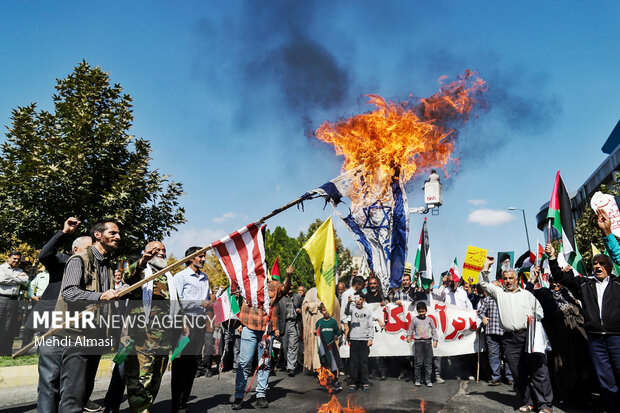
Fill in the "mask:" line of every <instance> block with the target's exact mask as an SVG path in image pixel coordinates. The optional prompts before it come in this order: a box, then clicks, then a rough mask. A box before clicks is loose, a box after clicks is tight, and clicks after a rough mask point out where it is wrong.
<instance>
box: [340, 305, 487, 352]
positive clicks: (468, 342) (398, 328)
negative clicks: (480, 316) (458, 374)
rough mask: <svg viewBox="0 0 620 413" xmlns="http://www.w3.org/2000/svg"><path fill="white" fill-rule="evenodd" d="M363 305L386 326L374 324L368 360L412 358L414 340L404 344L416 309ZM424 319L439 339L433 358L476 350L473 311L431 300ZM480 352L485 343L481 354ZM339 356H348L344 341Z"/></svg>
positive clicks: (475, 321)
mask: <svg viewBox="0 0 620 413" xmlns="http://www.w3.org/2000/svg"><path fill="white" fill-rule="evenodd" d="M366 305H368V306H369V307H370V308H371V309H372V311H373V313H374V314H375V316H376V317H377V318H378V319H380V320H382V321H383V322H384V323H385V326H384V327H383V328H381V327H380V326H379V323H378V322H377V321H375V337H374V339H373V344H372V347H371V348H370V357H373V356H375V357H389V356H412V355H413V341H412V342H411V343H407V329H408V328H409V323H410V322H411V319H412V318H413V317H417V314H418V313H417V311H416V309H415V306H414V305H413V304H412V303H409V305H407V303H404V305H396V304H394V303H389V304H388V305H386V306H381V305H380V304H378V303H373V304H366ZM427 305H428V304H427ZM426 316H427V317H430V318H431V319H432V320H433V321H434V323H435V327H436V328H437V337H438V338H439V340H438V344H437V347H436V348H434V349H433V355H435V356H437V357H445V356H456V355H459V354H470V353H476V352H477V351H478V336H479V334H477V333H476V329H477V327H478V325H477V317H476V311H475V310H467V309H464V308H461V307H457V306H455V305H452V304H446V303H444V302H442V301H431V302H430V305H428V312H427V315H426ZM483 349H484V340H482V343H481V348H480V351H482V350H483ZM340 357H349V344H348V342H346V341H345V342H343V344H342V346H340Z"/></svg>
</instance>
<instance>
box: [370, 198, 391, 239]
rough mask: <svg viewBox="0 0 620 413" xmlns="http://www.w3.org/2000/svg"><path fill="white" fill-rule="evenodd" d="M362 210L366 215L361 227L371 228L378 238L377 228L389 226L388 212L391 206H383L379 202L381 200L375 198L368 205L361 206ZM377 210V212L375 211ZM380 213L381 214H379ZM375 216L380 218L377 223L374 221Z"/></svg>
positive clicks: (387, 227)
mask: <svg viewBox="0 0 620 413" xmlns="http://www.w3.org/2000/svg"><path fill="white" fill-rule="evenodd" d="M363 210H364V216H365V217H366V220H365V221H364V225H363V228H368V229H371V230H372V231H373V232H374V233H375V236H376V237H377V238H379V230H381V229H389V228H390V212H392V208H391V207H389V206H385V205H383V204H382V203H381V201H378V200H377V201H375V202H373V203H372V204H371V205H370V206H368V207H366V208H363ZM377 211H379V212H378V213H377ZM381 213H382V214H383V216H381ZM377 216H378V217H379V218H380V219H381V221H380V222H379V223H376V221H377ZM373 218H374V219H373Z"/></svg>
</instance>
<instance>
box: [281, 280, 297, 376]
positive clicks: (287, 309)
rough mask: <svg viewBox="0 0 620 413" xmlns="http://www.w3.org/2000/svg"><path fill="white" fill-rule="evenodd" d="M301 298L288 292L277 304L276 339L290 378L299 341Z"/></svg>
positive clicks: (295, 363) (295, 361)
mask: <svg viewBox="0 0 620 413" xmlns="http://www.w3.org/2000/svg"><path fill="white" fill-rule="evenodd" d="M302 302H303V297H302V296H301V295H300V294H294V293H292V292H290V291H289V292H288V294H286V295H285V296H284V297H282V299H281V300H280V301H279V302H278V307H277V311H278V328H277V330H276V337H277V336H279V337H280V340H281V343H282V347H281V349H280V351H281V353H280V357H281V359H285V360H286V371H287V372H288V375H289V376H290V377H293V376H295V368H296V367H297V357H298V354H299V353H298V349H299V343H300V341H301V337H302V335H301V326H302V321H301V304H302Z"/></svg>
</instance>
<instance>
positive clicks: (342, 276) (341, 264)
mask: <svg viewBox="0 0 620 413" xmlns="http://www.w3.org/2000/svg"><path fill="white" fill-rule="evenodd" d="M323 222H324V221H321V220H320V219H317V220H316V221H314V222H313V223H312V224H310V226H309V227H308V231H307V232H306V233H303V232H301V233H300V234H299V236H298V237H297V240H298V241H299V242H300V243H301V244H302V245H303V244H304V243H305V242H306V241H308V239H310V237H311V236H312V234H314V232H315V231H316V230H317V229H319V227H320V226H321V225H323ZM334 235H335V238H336V253H337V254H338V279H339V281H344V282H345V283H348V282H349V281H350V280H351V276H352V275H353V270H356V269H358V268H357V266H354V265H353V256H352V254H351V250H349V249H348V248H345V247H344V245H342V240H341V239H340V237H339V236H338V233H337V232H334ZM306 255H307V254H306ZM358 270H359V269H358Z"/></svg>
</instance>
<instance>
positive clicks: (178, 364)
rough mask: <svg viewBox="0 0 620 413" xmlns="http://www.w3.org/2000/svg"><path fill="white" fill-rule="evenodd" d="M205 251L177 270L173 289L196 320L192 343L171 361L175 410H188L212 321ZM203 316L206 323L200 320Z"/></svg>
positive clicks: (191, 319) (194, 248) (188, 251)
mask: <svg viewBox="0 0 620 413" xmlns="http://www.w3.org/2000/svg"><path fill="white" fill-rule="evenodd" d="M200 249H201V248H200V247H191V248H188V249H187V251H185V256H186V257H187V256H189V255H191V254H193V253H195V252H196V251H198V250H200ZM205 261H206V254H205V253H204V252H203V253H202V254H199V255H198V256H196V257H194V258H192V259H191V260H190V261H189V262H188V263H187V267H186V268H185V269H184V270H183V271H180V272H178V273H177V274H176V275H175V276H174V278H173V283H174V288H175V291H176V292H177V294H178V295H179V298H180V299H181V305H182V307H183V311H184V314H185V316H186V317H188V318H189V319H190V321H193V324H194V326H193V328H191V326H190V328H189V343H188V345H187V346H186V347H185V348H184V349H183V352H181V355H180V356H179V357H177V358H176V359H174V361H173V362H172V379H171V387H172V397H171V398H172V412H177V411H180V410H181V411H182V410H183V409H187V402H188V400H189V397H190V394H191V391H192V386H193V384H194V378H195V376H196V371H197V370H198V362H199V360H200V355H201V354H202V351H201V350H202V346H203V344H204V338H205V327H206V323H208V322H212V320H213V319H212V318H211V320H209V319H208V318H206V310H207V308H213V302H214V301H215V295H213V294H212V293H211V289H210V286H209V277H207V274H205V273H204V272H202V271H201V268H202V267H203V266H204V265H205ZM200 318H203V320H206V322H205V323H201V322H199V320H198V319H200Z"/></svg>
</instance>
